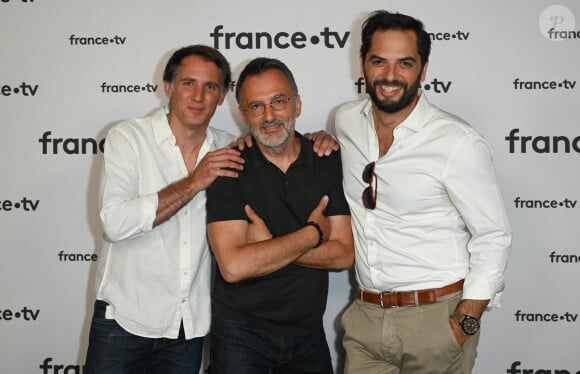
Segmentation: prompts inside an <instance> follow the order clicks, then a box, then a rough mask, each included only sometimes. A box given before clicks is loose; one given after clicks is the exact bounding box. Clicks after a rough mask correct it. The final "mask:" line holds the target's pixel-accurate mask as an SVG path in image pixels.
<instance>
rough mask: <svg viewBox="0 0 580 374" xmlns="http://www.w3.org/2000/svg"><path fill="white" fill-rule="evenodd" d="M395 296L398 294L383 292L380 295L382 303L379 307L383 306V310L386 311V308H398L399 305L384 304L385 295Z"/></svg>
mask: <svg viewBox="0 0 580 374" xmlns="http://www.w3.org/2000/svg"><path fill="white" fill-rule="evenodd" d="M393 294H396V292H391V291H383V292H381V293H380V294H379V301H380V304H379V305H380V306H381V308H383V309H384V308H396V307H397V305H385V304H384V303H383V295H393Z"/></svg>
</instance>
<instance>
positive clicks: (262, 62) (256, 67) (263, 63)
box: [236, 57, 298, 104]
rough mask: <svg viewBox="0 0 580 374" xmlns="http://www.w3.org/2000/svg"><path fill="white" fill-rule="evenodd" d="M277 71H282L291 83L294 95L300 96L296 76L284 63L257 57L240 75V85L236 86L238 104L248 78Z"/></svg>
mask: <svg viewBox="0 0 580 374" xmlns="http://www.w3.org/2000/svg"><path fill="white" fill-rule="evenodd" d="M270 69H275V70H278V71H281V72H282V73H283V74H284V75H285V76H286V78H287V79H288V82H290V87H291V88H292V93H293V94H294V95H297V94H298V87H297V86H296V81H295V80H294V75H292V72H291V71H290V69H289V68H288V66H286V65H285V64H284V63H283V62H282V61H280V60H277V59H275V58H267V57H257V58H255V59H253V60H252V61H250V62H249V63H248V64H247V65H246V66H245V67H244V70H242V72H241V73H240V77H239V78H238V83H237V84H236V100H237V101H238V104H241V103H240V93H241V91H242V86H243V85H244V82H245V80H246V78H248V77H252V76H259V75H262V74H263V73H265V72H266V71H267V70H270Z"/></svg>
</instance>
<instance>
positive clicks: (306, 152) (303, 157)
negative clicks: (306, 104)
mask: <svg viewBox="0 0 580 374" xmlns="http://www.w3.org/2000/svg"><path fill="white" fill-rule="evenodd" d="M294 136H296V137H297V138H298V139H299V140H300V153H299V154H298V158H297V159H296V161H294V162H293V163H292V165H300V164H304V165H305V166H306V167H309V168H312V167H313V165H314V162H313V156H314V150H313V149H312V141H311V140H308V139H306V138H305V137H304V136H303V135H302V134H300V133H299V132H297V131H294ZM253 142H254V146H253V147H251V148H246V150H247V152H248V159H249V161H250V162H251V163H252V166H253V167H254V168H256V169H258V168H261V167H264V166H266V165H269V164H271V162H270V161H268V159H267V158H266V156H264V154H263V153H262V151H261V150H260V147H258V146H257V145H255V144H256V139H253Z"/></svg>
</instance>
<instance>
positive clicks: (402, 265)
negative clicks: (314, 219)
mask: <svg viewBox="0 0 580 374" xmlns="http://www.w3.org/2000/svg"><path fill="white" fill-rule="evenodd" d="M335 126H336V135H337V138H338V141H339V143H340V145H341V149H342V166H343V174H344V190H345V194H346V197H347V200H348V203H349V206H350V209H351V213H352V225H353V231H354V233H355V249H356V264H355V268H356V277H357V281H358V283H359V286H360V287H361V288H363V289H365V290H368V291H372V292H382V291H409V290H418V289H425V288H436V287H442V286H445V285H447V284H450V283H454V282H456V281H457V280H459V279H465V284H464V290H463V298H464V299H480V300H485V299H492V300H494V298H495V301H496V302H493V301H492V303H491V304H490V306H497V301H499V296H500V294H501V291H502V290H503V285H504V270H505V267H506V263H507V260H508V257H509V252H510V245H511V228H510V225H509V222H508V217H507V214H506V211H505V206H504V203H503V200H502V196H501V193H500V190H499V188H498V184H497V181H496V176H495V172H494V168H493V160H492V157H493V151H492V149H491V147H490V145H489V144H488V143H487V142H486V141H485V140H484V139H483V138H482V137H481V136H480V135H479V134H477V132H476V131H475V130H474V129H473V128H472V127H470V126H469V125H468V124H467V123H465V122H464V121H463V120H461V119H460V118H457V117H455V116H453V115H451V114H449V113H446V112H444V111H442V110H440V109H438V108H436V107H435V106H433V105H431V104H430V103H429V102H428V101H427V99H426V97H425V94H422V95H421V98H420V99H419V102H418V103H417V106H416V107H415V108H414V110H413V111H412V113H411V114H410V115H409V116H408V117H407V118H406V119H405V120H404V121H403V122H402V123H400V124H399V125H398V126H397V127H396V128H395V130H394V141H393V144H392V146H391V147H390V149H389V150H388V152H387V153H386V154H385V155H384V156H382V157H380V158H379V141H378V137H377V133H376V131H375V126H374V121H373V116H372V105H371V102H370V100H368V99H367V100H362V101H357V102H350V103H345V104H343V105H342V106H341V107H340V109H339V110H338V112H337V114H336V124H335ZM372 161H375V162H376V165H375V174H376V176H375V177H376V178H377V192H376V199H377V204H376V208H375V209H374V210H370V209H367V208H365V207H364V205H363V203H362V193H363V190H364V189H365V188H366V187H368V186H369V185H368V184H367V183H365V182H363V180H362V172H363V169H364V168H365V166H366V165H367V164H369V163H370V162H372ZM372 186H373V188H374V182H372Z"/></svg>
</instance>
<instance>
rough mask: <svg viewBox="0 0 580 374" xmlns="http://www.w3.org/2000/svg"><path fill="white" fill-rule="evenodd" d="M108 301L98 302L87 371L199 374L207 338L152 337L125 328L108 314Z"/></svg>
mask: <svg viewBox="0 0 580 374" xmlns="http://www.w3.org/2000/svg"><path fill="white" fill-rule="evenodd" d="M106 307H107V303H106V302H104V301H101V300H97V301H96V302H95V311H94V314H93V320H92V322H91V331H90V335H89V348H88V351H87V360H86V363H85V369H84V373H85V374H104V373H107V374H133V373H135V374H137V373H139V374H145V373H147V374H156V373H163V374H166V373H167V374H169V373H171V374H198V373H199V368H200V366H201V360H202V351H203V338H195V339H190V340H186V339H185V335H184V332H183V326H182V328H181V329H180V331H179V337H178V338H177V339H166V338H159V339H152V338H144V337H141V336H136V335H133V334H130V333H128V332H127V331H125V330H124V329H123V328H122V327H121V326H119V324H118V323H117V322H115V320H111V319H106V318H105V310H106Z"/></svg>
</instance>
